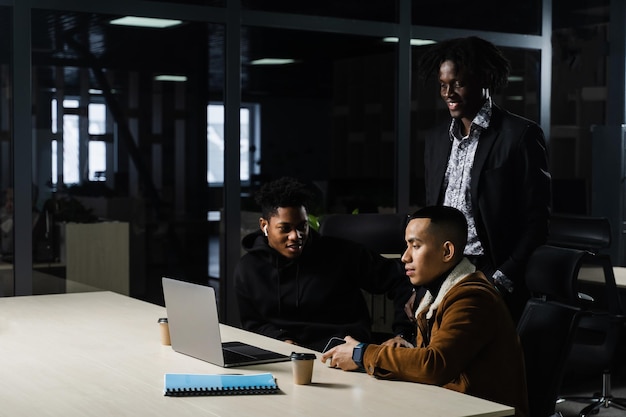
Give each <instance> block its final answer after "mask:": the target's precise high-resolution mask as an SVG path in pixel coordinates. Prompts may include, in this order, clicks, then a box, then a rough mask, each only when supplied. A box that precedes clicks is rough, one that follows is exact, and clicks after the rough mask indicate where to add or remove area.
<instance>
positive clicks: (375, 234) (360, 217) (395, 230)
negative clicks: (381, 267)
mask: <svg viewBox="0 0 626 417" xmlns="http://www.w3.org/2000/svg"><path fill="white" fill-rule="evenodd" d="M406 221H407V215H405V214H397V213H362V214H329V215H326V216H324V217H322V219H321V222H320V229H319V231H320V234H322V235H323V236H334V237H340V238H343V239H347V240H352V241H354V242H359V243H360V244H362V245H364V246H365V247H367V248H368V249H370V250H372V251H374V252H377V253H379V254H386V255H401V254H402V253H403V252H404V250H405V249H406V243H405V242H404V229H405V227H406Z"/></svg>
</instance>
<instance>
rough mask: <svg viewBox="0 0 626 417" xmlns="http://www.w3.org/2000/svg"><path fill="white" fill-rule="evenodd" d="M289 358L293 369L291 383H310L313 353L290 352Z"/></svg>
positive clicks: (313, 360)
mask: <svg viewBox="0 0 626 417" xmlns="http://www.w3.org/2000/svg"><path fill="white" fill-rule="evenodd" d="M290 358H291V366H292V369H293V383H294V384H297V385H307V384H310V383H311V378H312V377H313V364H314V363H315V354H314V353H296V352H292V353H291V356H290Z"/></svg>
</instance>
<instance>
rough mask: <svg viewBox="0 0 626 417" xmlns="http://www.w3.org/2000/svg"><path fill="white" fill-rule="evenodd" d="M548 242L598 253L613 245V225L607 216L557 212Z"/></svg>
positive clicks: (552, 218)
mask: <svg viewBox="0 0 626 417" xmlns="http://www.w3.org/2000/svg"><path fill="white" fill-rule="evenodd" d="M547 243H548V244H549V245H553V246H560V247H565V248H574V249H583V250H588V251H591V252H594V253H597V252H598V251H600V250H602V249H607V248H608V247H610V246H611V225H610V223H609V220H608V219H607V218H606V217H591V216H576V215H565V214H560V215H556V214H555V215H552V216H551V218H550V229H549V234H548V241H547Z"/></svg>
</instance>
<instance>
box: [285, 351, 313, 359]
mask: <svg viewBox="0 0 626 417" xmlns="http://www.w3.org/2000/svg"><path fill="white" fill-rule="evenodd" d="M290 358H291V359H292V360H310V359H315V358H316V356H315V353H303V352H302V353H297V352H291V356H290Z"/></svg>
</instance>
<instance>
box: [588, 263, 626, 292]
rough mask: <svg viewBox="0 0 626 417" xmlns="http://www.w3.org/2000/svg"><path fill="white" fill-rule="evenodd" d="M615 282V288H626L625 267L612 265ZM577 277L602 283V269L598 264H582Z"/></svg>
mask: <svg viewBox="0 0 626 417" xmlns="http://www.w3.org/2000/svg"><path fill="white" fill-rule="evenodd" d="M613 275H615V284H616V285H617V288H623V289H626V267H623V266H614V267H613ZM578 279H579V280H582V281H587V282H593V283H596V284H604V270H603V269H602V267H600V266H589V265H584V266H583V267H581V268H580V272H579V273H578Z"/></svg>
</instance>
